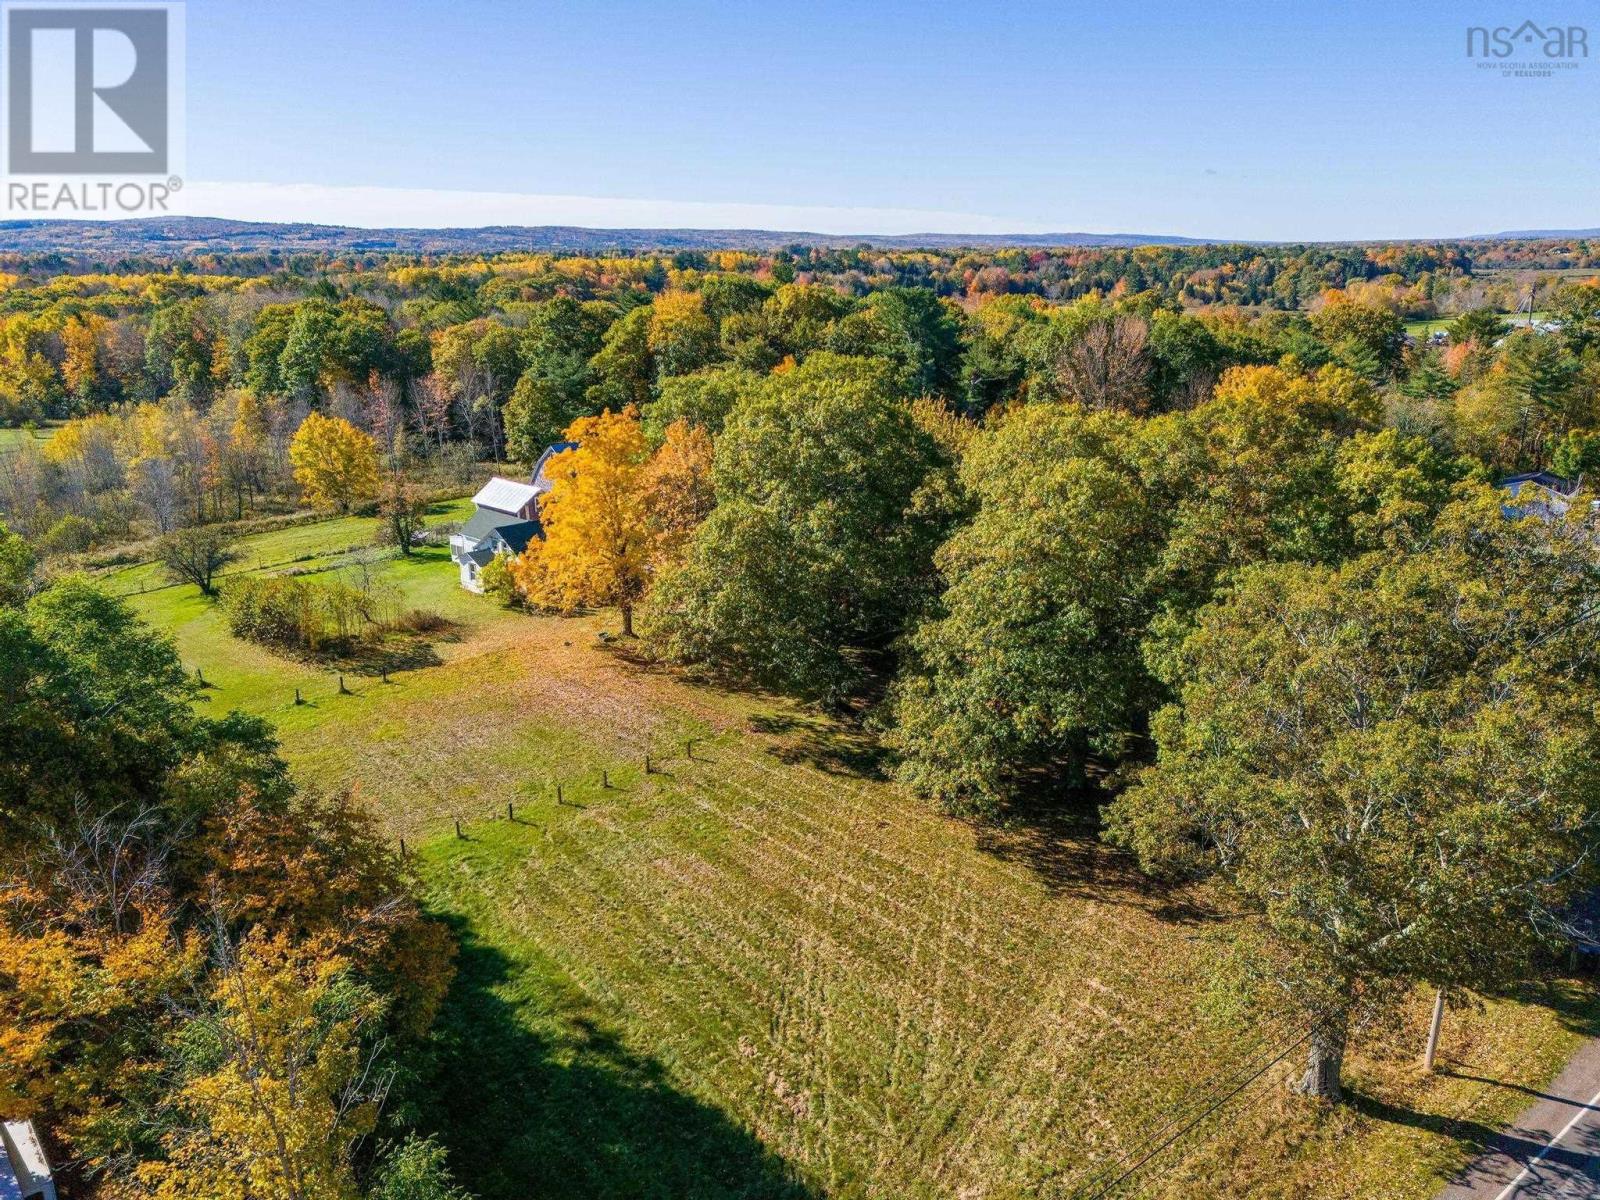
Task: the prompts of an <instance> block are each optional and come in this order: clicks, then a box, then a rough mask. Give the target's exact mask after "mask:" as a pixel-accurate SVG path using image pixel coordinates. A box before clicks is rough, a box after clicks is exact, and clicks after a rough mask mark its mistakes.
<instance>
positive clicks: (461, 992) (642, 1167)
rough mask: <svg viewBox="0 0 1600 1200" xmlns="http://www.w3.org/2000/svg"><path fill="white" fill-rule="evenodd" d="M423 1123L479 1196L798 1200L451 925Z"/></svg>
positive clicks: (784, 1183)
mask: <svg viewBox="0 0 1600 1200" xmlns="http://www.w3.org/2000/svg"><path fill="white" fill-rule="evenodd" d="M453 924H454V925H455V927H456V929H455V931H456V935H457V937H458V939H459V942H460V956H459V959H458V963H457V966H458V972H457V975H456V979H455V983H454V985H453V986H452V988H451V992H450V996H449V999H448V1000H447V1001H446V1004H445V1007H444V1011H443V1012H442V1013H441V1014H440V1018H439V1021H438V1024H437V1026H436V1028H435V1034H434V1038H433V1043H432V1053H431V1055H430V1058H431V1061H432V1066H431V1069H430V1070H429V1071H427V1073H426V1074H427V1078H426V1080H425V1090H424V1091H423V1093H422V1094H421V1095H420V1096H419V1101H420V1107H421V1108H422V1109H423V1111H424V1114H425V1115H424V1120H425V1123H428V1124H431V1125H432V1126H434V1127H435V1128H436V1129H437V1131H438V1133H439V1134H440V1136H441V1137H442V1139H443V1140H444V1142H445V1144H446V1145H447V1146H448V1147H449V1150H450V1162H451V1167H452V1169H453V1170H454V1171H455V1173H456V1176H457V1178H458V1179H460V1180H461V1182H462V1183H463V1185H465V1186H466V1187H468V1188H469V1189H470V1190H471V1191H472V1192H473V1193H474V1194H475V1195H477V1196H479V1197H481V1200H526V1198H528V1197H535V1196H537V1197H552V1198H566V1197H574V1198H584V1200H587V1198H590V1197H593V1198H594V1200H600V1198H602V1197H603V1198H606V1200H613V1198H614V1200H625V1198H628V1197H649V1198H651V1200H677V1198H679V1197H682V1198H684V1200H768V1198H770V1200H807V1198H809V1197H813V1196H817V1195H818V1193H815V1192H812V1191H810V1190H808V1189H807V1188H806V1187H805V1186H804V1185H802V1184H801V1183H800V1182H799V1181H798V1179H797V1178H796V1176H795V1175H794V1173H793V1172H792V1171H791V1170H790V1169H789V1168H788V1167H786V1166H785V1164H784V1163H783V1162H782V1161H781V1160H780V1159H778V1158H777V1157H776V1156H775V1155H773V1154H772V1153H771V1152H770V1151H768V1150H767V1149H766V1148H765V1147H763V1146H762V1145H761V1144H760V1143H759V1142H758V1141H756V1140H755V1138H754V1137H753V1136H751V1135H750V1134H749V1133H748V1132H747V1131H745V1130H744V1129H742V1128H740V1127H739V1126H737V1125H735V1124H734V1123H733V1122H731V1121H730V1120H729V1119H728V1118H727V1117H726V1116H725V1115H724V1114H722V1113H721V1112H719V1111H717V1110H716V1109H714V1108H711V1107H709V1106H707V1105H705V1104H702V1103H700V1102H699V1101H697V1100H695V1099H693V1098H692V1097H690V1096H687V1095H685V1094H684V1093H682V1092H680V1091H678V1090H677V1089H676V1088H675V1087H674V1086H673V1084H672V1082H671V1080H670V1079H669V1078H668V1077H667V1075H666V1072H665V1071H664V1070H663V1069H662V1067H661V1065H660V1064H659V1063H657V1062H655V1061H654V1060H652V1059H648V1058H644V1057H641V1056H639V1055H637V1054H635V1053H633V1052H631V1051H629V1050H628V1049H626V1048H625V1047H623V1046H622V1045H621V1044H620V1043H619V1042H618V1040H617V1038H616V1036H615V1035H614V1034H613V1033H612V1032H610V1031H609V1030H608V1029H607V1028H606V1025H605V1022H604V1019H603V1016H602V1014H600V1013H599V1012H597V1011H596V1009H595V1007H594V1005H593V1004H592V1003H591V1002H590V1001H589V1000H588V999H587V998H586V997H584V996H583V995H582V993H581V992H579V991H578V990H577V989H576V988H573V987H570V986H569V985H565V984H563V983H562V982H560V981H559V980H558V979H556V978H553V977H552V976H553V972H542V971H540V970H539V968H538V965H537V964H536V963H532V962H519V961H517V960H515V959H513V958H511V957H509V956H508V955H507V954H506V953H505V952H504V951H502V950H501V949H499V948H498V947H496V946H493V945H491V944H489V943H488V942H486V941H484V940H483V939H481V938H480V937H478V936H477V935H476V934H475V933H474V932H473V930H472V929H471V927H470V926H468V925H466V924H465V923H464V922H461V921H459V920H457V921H454V922H453Z"/></svg>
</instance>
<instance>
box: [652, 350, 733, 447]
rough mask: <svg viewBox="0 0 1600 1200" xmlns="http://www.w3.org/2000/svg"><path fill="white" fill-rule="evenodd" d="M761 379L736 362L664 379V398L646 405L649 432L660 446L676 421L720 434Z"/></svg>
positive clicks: (662, 387) (656, 444) (662, 388)
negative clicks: (734, 364) (668, 428)
mask: <svg viewBox="0 0 1600 1200" xmlns="http://www.w3.org/2000/svg"><path fill="white" fill-rule="evenodd" d="M760 383H761V376H760V375H757V374H756V373H755V372H754V371H747V370H745V369H744V368H743V367H735V366H720V367H707V368H705V369H704V370H701V371H695V372H694V373H693V374H690V375H674V376H672V377H671V378H669V379H663V380H662V381H661V396H660V398H659V399H657V400H654V401H652V402H651V403H650V404H647V405H646V406H645V409H644V432H645V436H646V437H647V438H648V439H649V440H650V444H651V445H653V446H659V445H660V444H661V442H662V439H663V438H665V437H666V432H667V427H668V426H669V425H671V424H672V423H673V422H674V421H687V422H688V423H689V424H691V425H695V426H698V427H699V428H701V429H704V430H705V431H706V432H707V433H709V434H711V435H712V436H717V435H720V434H721V433H722V427H723V425H724V423H725V422H726V421H727V419H728V414H729V413H731V412H732V411H733V408H734V406H735V405H736V404H737V403H738V402H739V399H740V397H741V396H744V395H747V394H749V393H750V392H753V391H754V390H755V389H756V388H757V387H758V386H760Z"/></svg>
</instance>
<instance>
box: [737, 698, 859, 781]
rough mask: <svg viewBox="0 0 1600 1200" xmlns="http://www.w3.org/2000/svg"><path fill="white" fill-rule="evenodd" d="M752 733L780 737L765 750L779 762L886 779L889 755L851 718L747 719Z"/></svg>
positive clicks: (775, 716)
mask: <svg viewBox="0 0 1600 1200" xmlns="http://www.w3.org/2000/svg"><path fill="white" fill-rule="evenodd" d="M749 725H750V729H751V730H752V731H753V732H755V733H761V734H766V735H767V736H769V737H773V738H778V739H781V740H780V741H779V742H778V743H777V744H776V745H774V746H769V747H768V749H767V752H768V753H769V754H771V755H772V757H774V758H776V759H777V760H778V761H779V762H782V763H786V764H790V765H793V764H797V763H799V764H804V765H806V766H811V767H815V768H816V769H817V770H819V771H823V772H826V773H827V774H829V775H848V776H852V777H855V778H858V779H873V780H880V781H881V780H884V779H887V778H888V756H887V754H886V753H885V752H884V749H883V747H882V745H880V744H879V742H878V739H877V738H876V737H874V736H873V735H872V734H871V733H869V732H868V731H867V730H865V729H862V728H861V727H860V725H859V724H857V723H855V722H853V721H844V720H835V719H831V718H828V717H824V716H813V715H809V714H808V715H797V714H793V713H787V714H780V713H764V714H761V715H759V716H754V717H751V718H750V722H749Z"/></svg>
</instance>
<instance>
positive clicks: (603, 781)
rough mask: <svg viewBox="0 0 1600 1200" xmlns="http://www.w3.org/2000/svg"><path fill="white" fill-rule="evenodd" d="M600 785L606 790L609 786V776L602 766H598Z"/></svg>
mask: <svg viewBox="0 0 1600 1200" xmlns="http://www.w3.org/2000/svg"><path fill="white" fill-rule="evenodd" d="M600 786H601V787H603V788H605V789H607V790H608V791H609V790H610V788H611V776H610V775H608V774H606V769H605V768H604V767H601V768H600Z"/></svg>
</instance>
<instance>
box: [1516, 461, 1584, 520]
mask: <svg viewBox="0 0 1600 1200" xmlns="http://www.w3.org/2000/svg"><path fill="white" fill-rule="evenodd" d="M1495 486H1496V487H1497V488H1499V489H1500V490H1501V491H1502V492H1505V493H1506V497H1507V501H1508V502H1507V503H1503V504H1501V506H1500V511H1501V512H1503V513H1504V514H1505V515H1506V516H1508V517H1511V518H1519V517H1541V518H1543V519H1545V520H1549V519H1551V518H1552V517H1560V516H1565V515H1566V512H1567V509H1569V508H1571V507H1572V498H1573V497H1574V496H1576V495H1577V494H1578V492H1579V490H1580V489H1582V487H1583V477H1582V476H1581V475H1580V476H1579V477H1578V478H1577V479H1565V478H1563V477H1562V476H1560V475H1556V474H1553V473H1552V472H1550V471H1528V472H1525V473H1524V474H1521V475H1508V476H1507V477H1506V478H1504V479H1502V480H1501V481H1500V482H1499V483H1497V484H1495Z"/></svg>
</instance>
